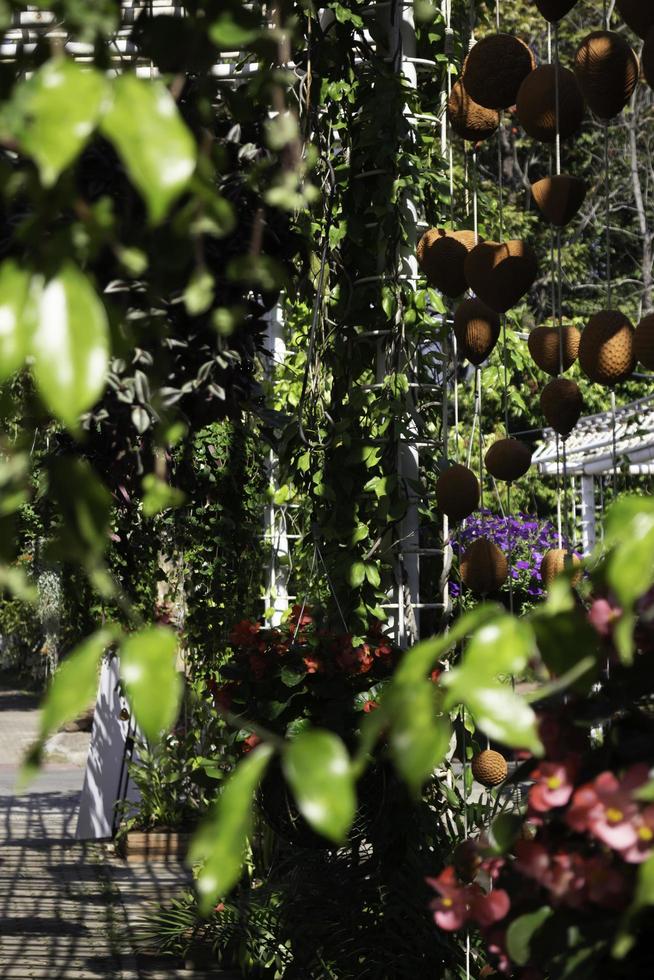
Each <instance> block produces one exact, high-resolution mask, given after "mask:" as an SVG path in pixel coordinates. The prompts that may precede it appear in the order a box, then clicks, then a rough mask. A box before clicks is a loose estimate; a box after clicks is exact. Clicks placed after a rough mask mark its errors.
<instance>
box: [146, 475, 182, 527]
mask: <svg viewBox="0 0 654 980" xmlns="http://www.w3.org/2000/svg"><path fill="white" fill-rule="evenodd" d="M143 491H144V495H143V513H144V514H145V516H146V517H153V516H154V515H155V514H159V513H161V511H162V510H168V508H170V507H181V506H182V504H183V503H184V501H185V500H186V494H185V493H184V492H183V491H182V490H178V489H177V487H171V486H169V484H168V483H166V481H165V480H160V479H159V477H158V476H155V474H154V473H148V474H147V475H146V476H144V477H143Z"/></svg>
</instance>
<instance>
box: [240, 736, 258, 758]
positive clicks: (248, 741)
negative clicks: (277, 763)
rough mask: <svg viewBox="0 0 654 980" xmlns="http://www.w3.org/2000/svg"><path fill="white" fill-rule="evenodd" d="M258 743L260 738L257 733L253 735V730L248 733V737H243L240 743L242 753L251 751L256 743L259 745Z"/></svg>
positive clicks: (245, 753)
mask: <svg viewBox="0 0 654 980" xmlns="http://www.w3.org/2000/svg"><path fill="white" fill-rule="evenodd" d="M260 743H261V739H260V738H259V736H258V735H255V734H254V732H253V733H252V734H251V735H248V737H247V738H245V739H243V742H242V743H241V747H242V749H243V755H247V754H248V752H251V751H252V749H255V748H256V747H257V745H260Z"/></svg>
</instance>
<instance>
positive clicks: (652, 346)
mask: <svg viewBox="0 0 654 980" xmlns="http://www.w3.org/2000/svg"><path fill="white" fill-rule="evenodd" d="M634 356H635V357H636V360H637V361H640V363H641V364H642V365H643V367H645V368H647V370H648V371H654V313H650V314H649V315H648V316H646V317H644V318H643V319H642V320H641V321H640V323H639V324H638V326H637V327H636V332H635V333H634Z"/></svg>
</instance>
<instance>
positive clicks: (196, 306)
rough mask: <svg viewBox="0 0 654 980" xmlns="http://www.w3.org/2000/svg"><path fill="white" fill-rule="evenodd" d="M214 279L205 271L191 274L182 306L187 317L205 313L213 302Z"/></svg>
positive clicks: (199, 270)
mask: <svg viewBox="0 0 654 980" xmlns="http://www.w3.org/2000/svg"><path fill="white" fill-rule="evenodd" d="M214 287H215V283H214V278H213V276H212V275H211V273H210V272H208V271H207V270H206V269H198V270H197V271H196V272H194V273H193V275H192V276H191V278H190V279H189V281H188V284H187V286H186V289H185V290H184V306H185V307H186V312H187V313H188V314H189V316H199V315H200V314H202V313H206V312H207V310H208V309H209V307H210V306H211V304H212V302H213V297H214Z"/></svg>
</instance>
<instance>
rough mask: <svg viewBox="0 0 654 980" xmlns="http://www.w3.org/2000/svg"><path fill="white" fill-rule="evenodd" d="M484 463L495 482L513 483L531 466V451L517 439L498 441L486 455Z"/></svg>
mask: <svg viewBox="0 0 654 980" xmlns="http://www.w3.org/2000/svg"><path fill="white" fill-rule="evenodd" d="M485 462H486V469H487V470H488V472H489V473H490V475H491V476H494V477H495V479H496V480H504V481H506V483H513V482H514V481H515V480H519V479H520V477H521V476H524V475H525V473H526V472H527V470H528V469H529V467H530V466H531V449H530V448H529V446H527V445H525V443H524V442H520V440H519V439H498V440H497V442H494V443H493V445H492V446H491V447H490V449H489V450H488V452H487V453H486V457H485Z"/></svg>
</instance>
